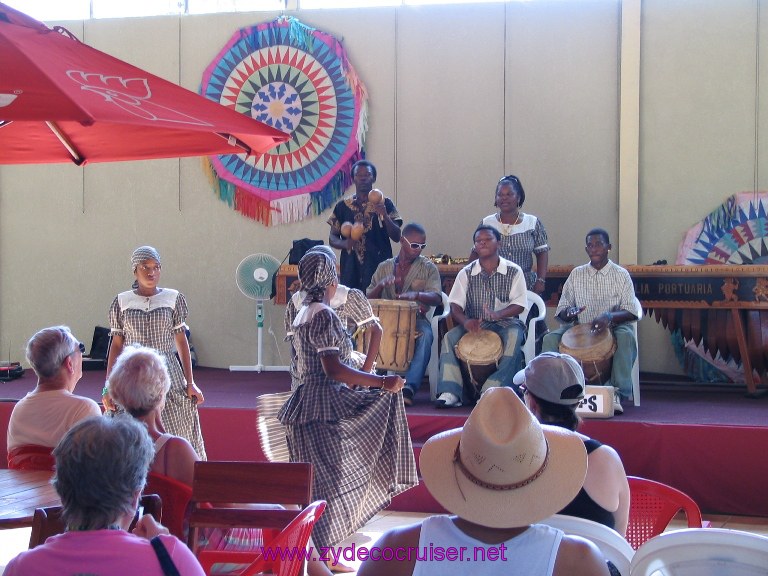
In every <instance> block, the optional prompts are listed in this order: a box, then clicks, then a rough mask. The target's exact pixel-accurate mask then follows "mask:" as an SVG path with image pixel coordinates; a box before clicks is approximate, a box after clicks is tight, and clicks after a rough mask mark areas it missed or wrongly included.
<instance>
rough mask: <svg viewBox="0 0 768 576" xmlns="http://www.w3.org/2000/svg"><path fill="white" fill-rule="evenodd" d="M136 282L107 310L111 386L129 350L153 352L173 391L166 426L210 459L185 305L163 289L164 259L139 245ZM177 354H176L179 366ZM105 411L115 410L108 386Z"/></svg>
mask: <svg viewBox="0 0 768 576" xmlns="http://www.w3.org/2000/svg"><path fill="white" fill-rule="evenodd" d="M131 268H132V270H133V275H134V277H135V278H136V281H135V282H134V285H133V290H128V291H126V292H121V293H120V294H118V295H117V296H116V297H115V299H114V300H113V301H112V306H110V308H109V326H110V329H111V332H110V334H111V337H112V343H111V344H110V347H109V355H108V357H107V381H109V375H110V373H111V372H112V366H113V365H114V363H115V360H116V359H117V357H118V356H120V353H121V352H122V351H123V348H124V347H125V346H130V345H131V344H138V345H140V346H146V347H148V348H154V349H155V350H157V351H158V352H160V354H162V356H163V357H164V358H165V364H166V366H167V367H168V373H169V374H170V376H171V389H170V390H169V391H168V395H167V397H166V402H165V407H164V408H163V412H162V427H163V428H164V430H165V431H166V432H168V433H170V434H173V435H174V436H181V437H182V438H186V439H187V440H188V441H189V443H190V444H192V447H193V448H194V449H195V452H197V455H198V456H199V457H200V459H201V460H205V459H206V455H205V445H204V444H203V435H202V432H201V431H200V419H199V417H198V413H197V405H198V404H202V403H203V401H204V400H205V398H204V397H203V393H202V391H201V390H200V388H198V387H197V385H196V384H195V379H194V377H193V375H192V357H191V354H190V351H189V341H188V340H187V333H186V329H187V324H186V320H187V313H188V308H187V300H186V299H185V298H184V294H182V293H181V292H179V291H177V290H173V289H171V288H160V287H158V283H159V282H160V254H159V253H158V252H157V250H155V249H154V248H152V246H141V247H139V248H137V249H136V250H134V251H133V254H132V255H131ZM174 352H178V354H179V360H180V361H181V365H179V361H177V360H176V355H175V354H174ZM102 399H103V402H104V407H105V408H107V409H108V410H113V409H115V406H114V404H113V403H112V399H111V398H110V396H109V394H108V390H107V387H106V386H105V387H104V391H103V397H102Z"/></svg>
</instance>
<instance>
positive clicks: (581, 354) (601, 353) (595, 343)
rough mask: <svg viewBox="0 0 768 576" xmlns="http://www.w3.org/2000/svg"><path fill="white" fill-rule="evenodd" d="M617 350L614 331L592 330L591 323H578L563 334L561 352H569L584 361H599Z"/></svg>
mask: <svg viewBox="0 0 768 576" xmlns="http://www.w3.org/2000/svg"><path fill="white" fill-rule="evenodd" d="M615 350H616V345H615V343H614V338H613V333H612V332H611V331H610V330H608V329H605V330H603V331H602V332H598V333H595V332H592V327H591V326H590V325H589V324H577V325H576V326H573V327H572V328H569V329H568V331H567V332H566V333H565V334H563V337H562V339H561V340H560V352H562V353H563V354H569V355H571V356H573V357H574V358H576V359H577V360H581V361H582V362H597V361H600V360H603V359H605V358H610V357H611V356H613V353H614V351H615Z"/></svg>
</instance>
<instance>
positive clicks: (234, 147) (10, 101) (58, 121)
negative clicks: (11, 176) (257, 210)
mask: <svg viewBox="0 0 768 576" xmlns="http://www.w3.org/2000/svg"><path fill="white" fill-rule="evenodd" d="M288 137H289V136H288V135H287V134H285V133H283V132H281V131H280V130H277V129H275V128H272V127H270V126H267V125H266V124H263V123H261V122H258V121H256V120H253V119H252V118H248V117H247V116H245V115H243V114H240V113H239V112H235V111H234V110H231V109H229V108H227V107H225V106H222V105H221V104H218V103H215V102H212V101H211V100H208V99H207V98H205V97H203V96H200V95H199V94H196V93H195V92H192V91H190V90H187V89H185V88H182V87H180V86H178V85H176V84H173V83H172V82H168V81H167V80H163V79H162V78H159V77H157V76H155V75H153V74H150V73H149V72H146V71H145V70H142V69H140V68H137V67H135V66H132V65H131V64H128V63H127V62H124V61H122V60H118V59H117V58H113V57H112V56H110V55H109V54H106V53H104V52H101V51H99V50H96V49H94V48H91V47H90V46H88V45H86V44H83V43H82V42H80V41H79V40H78V39H77V38H75V37H74V36H73V35H72V34H70V33H69V32H68V31H67V30H65V29H63V28H59V27H57V28H55V29H51V28H48V27H47V26H46V25H45V24H43V23H42V22H39V21H37V20H35V19H33V18H31V17H29V16H27V15H26V14H23V13H21V12H18V11H16V10H14V9H13V8H10V7H8V6H6V5H5V4H2V3H0V164H33V163H34V164H40V163H49V162H70V161H72V162H75V163H76V164H78V165H80V164H85V163H86V162H112V161H118V160H145V159H150V158H178V157H181V156H205V155H211V154H237V153H239V152H242V153H244V154H259V153H262V152H265V151H267V150H269V149H270V148H272V147H273V146H275V145H277V144H279V143H281V142H285V141H287V140H288Z"/></svg>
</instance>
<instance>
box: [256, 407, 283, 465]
mask: <svg viewBox="0 0 768 576" xmlns="http://www.w3.org/2000/svg"><path fill="white" fill-rule="evenodd" d="M290 397H291V393H290V392H277V393H275V394H262V395H261V396H259V397H258V398H256V414H257V415H256V428H257V429H258V431H259V444H260V445H261V451H262V452H264V456H265V457H266V459H267V460H268V461H270V462H290V460H291V455H290V453H289V451H288V440H287V439H286V436H285V427H284V426H283V424H282V423H281V422H280V421H279V420H278V419H277V413H278V412H280V408H282V407H283V404H285V402H286V401H287V400H288V398H290Z"/></svg>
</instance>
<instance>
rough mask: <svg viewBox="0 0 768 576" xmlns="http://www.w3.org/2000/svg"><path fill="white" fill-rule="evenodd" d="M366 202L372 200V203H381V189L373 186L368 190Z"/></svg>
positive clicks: (382, 200)
mask: <svg viewBox="0 0 768 576" xmlns="http://www.w3.org/2000/svg"><path fill="white" fill-rule="evenodd" d="M368 202H373V203H374V204H381V203H382V202H384V194H382V192H381V190H379V189H378V188H374V189H373V190H371V191H370V192H368Z"/></svg>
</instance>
